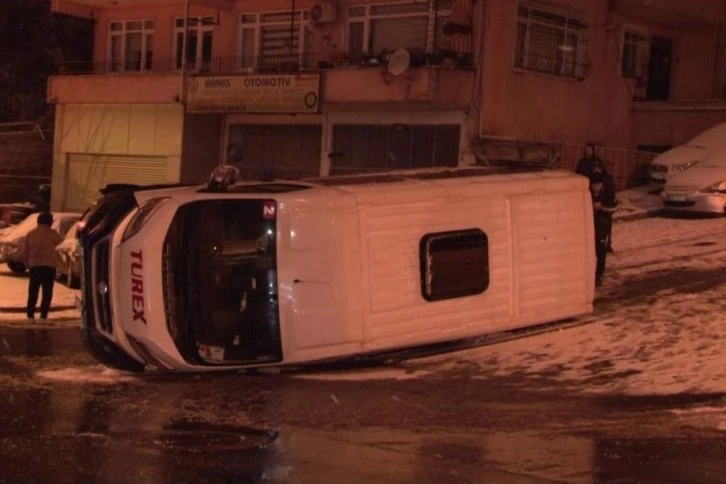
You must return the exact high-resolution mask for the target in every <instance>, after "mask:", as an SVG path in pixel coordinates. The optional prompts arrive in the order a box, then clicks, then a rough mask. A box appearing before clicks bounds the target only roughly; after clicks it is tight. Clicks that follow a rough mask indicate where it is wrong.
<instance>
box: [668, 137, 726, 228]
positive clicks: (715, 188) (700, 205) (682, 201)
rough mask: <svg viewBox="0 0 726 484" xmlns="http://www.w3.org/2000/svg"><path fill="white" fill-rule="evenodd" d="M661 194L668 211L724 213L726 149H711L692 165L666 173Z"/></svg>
mask: <svg viewBox="0 0 726 484" xmlns="http://www.w3.org/2000/svg"><path fill="white" fill-rule="evenodd" d="M661 197H662V198H663V203H664V208H665V210H666V211H668V212H683V213H700V214H713V215H724V214H725V211H726V148H723V149H720V150H717V151H714V152H712V153H710V154H708V155H706V156H705V157H704V158H703V159H701V161H700V162H699V163H698V164H697V165H696V166H694V167H692V168H689V169H688V170H685V171H682V172H680V173H676V174H674V175H672V176H670V177H669V178H668V181H666V184H665V186H664V187H663V191H662V192H661Z"/></svg>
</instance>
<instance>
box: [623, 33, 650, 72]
mask: <svg viewBox="0 0 726 484" xmlns="http://www.w3.org/2000/svg"><path fill="white" fill-rule="evenodd" d="M649 53H650V38H649V37H648V34H647V33H646V32H644V31H642V30H636V29H632V28H628V27H626V28H625V30H624V31H623V52H622V59H621V62H620V72H621V74H622V75H623V77H632V78H634V79H644V78H645V77H646V75H647V74H648V56H649Z"/></svg>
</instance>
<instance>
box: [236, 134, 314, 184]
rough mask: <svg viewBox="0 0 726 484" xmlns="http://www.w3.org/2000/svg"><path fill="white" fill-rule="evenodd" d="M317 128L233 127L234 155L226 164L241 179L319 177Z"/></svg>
mask: <svg viewBox="0 0 726 484" xmlns="http://www.w3.org/2000/svg"><path fill="white" fill-rule="evenodd" d="M322 136H323V128H322V126H320V125H312V124H310V125H271V124H269V125H242V124H238V125H233V126H230V129H229V141H230V144H231V145H233V146H235V149H234V153H235V155H234V156H231V157H229V158H228V159H227V163H230V164H232V165H235V166H237V167H238V168H239V169H240V172H241V175H242V178H243V179H245V180H262V179H269V178H302V177H306V176H318V175H320V142H321V138H322Z"/></svg>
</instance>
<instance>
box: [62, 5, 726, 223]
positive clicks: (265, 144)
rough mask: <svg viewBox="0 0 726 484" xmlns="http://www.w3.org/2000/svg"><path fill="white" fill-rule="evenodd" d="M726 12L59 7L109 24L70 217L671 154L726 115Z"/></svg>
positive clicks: (69, 118) (71, 104) (85, 87)
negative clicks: (137, 193) (467, 170)
mask: <svg viewBox="0 0 726 484" xmlns="http://www.w3.org/2000/svg"><path fill="white" fill-rule="evenodd" d="M724 4H726V2H724V1H723V0H692V1H690V2H688V4H687V5H686V4H685V3H684V2H680V1H678V0H609V1H608V0H546V1H545V0H542V1H524V0H186V1H182V0H148V1H142V0H110V1H109V0H74V1H67V0H53V3H52V5H53V11H54V12H57V13H62V14H68V15H75V16H79V17H84V18H88V19H91V20H92V21H93V23H94V28H95V42H94V58H93V61H92V62H87V61H84V62H76V61H75V60H72V59H68V60H66V61H65V62H64V63H63V64H62V66H61V71H60V72H59V73H58V75H56V76H53V77H52V78H51V79H50V82H49V88H48V98H49V101H50V102H52V103H55V105H56V136H55V147H54V167H53V200H52V205H53V207H55V208H62V209H81V208H84V207H85V206H87V205H88V204H89V203H91V202H92V200H93V199H94V198H95V197H96V195H97V190H98V188H100V187H101V186H103V185H105V184H106V183H157V182H164V183H167V182H168V183H175V182H195V181H202V180H204V178H205V177H206V176H207V174H208V173H209V172H210V171H211V169H212V168H213V167H214V166H216V165H218V164H220V163H229V164H233V165H236V166H238V167H239V168H240V170H241V172H242V174H243V176H244V177H246V178H251V179H266V178H276V177H301V176H311V175H323V176H325V175H330V174H345V173H360V172H371V171H382V170H389V169H400V168H414V167H439V166H459V165H468V164H473V163H476V162H477V161H482V160H485V159H491V158H519V159H523V158H527V157H531V156H536V157H542V156H545V157H550V158H551V159H552V160H559V162H562V160H567V159H569V158H572V157H574V156H575V155H576V154H577V155H579V149H580V147H581V145H582V144H584V143H585V142H587V141H592V142H595V143H597V144H599V145H601V146H603V147H604V148H605V149H607V150H613V152H616V151H619V152H622V153H631V152H634V151H635V150H637V149H639V148H641V149H651V148H654V147H655V148H658V147H661V148H662V147H667V146H670V145H674V144H677V143H680V142H682V141H683V140H684V139H686V138H687V137H689V136H691V135H692V134H695V133H696V132H698V131H700V130H701V129H702V128H703V127H705V126H708V125H710V124H713V123H714V122H716V121H718V120H721V119H724V118H726V103H723V102H722V97H723V95H724V92H725V91H726V81H725V71H726V62H725V61H726V56H725V55H724V53H725V52H724V47H726V41H725V40H723V38H724V36H723V35H722V34H723V33H724V32H722V27H723V23H724V18H726V17H725V12H726V9H725V8H724V7H725V5H724Z"/></svg>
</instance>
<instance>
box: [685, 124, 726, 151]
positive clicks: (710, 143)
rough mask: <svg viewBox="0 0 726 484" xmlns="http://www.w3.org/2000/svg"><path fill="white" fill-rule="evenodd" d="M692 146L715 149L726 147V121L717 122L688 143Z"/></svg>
mask: <svg viewBox="0 0 726 484" xmlns="http://www.w3.org/2000/svg"><path fill="white" fill-rule="evenodd" d="M686 146H690V147H691V148H707V149H714V148H719V147H726V123H721V124H717V125H716V126H714V127H712V128H710V129H707V130H706V131H704V132H703V133H701V134H699V135H698V136H696V137H695V138H693V139H692V140H691V141H689V142H688V143H686Z"/></svg>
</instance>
